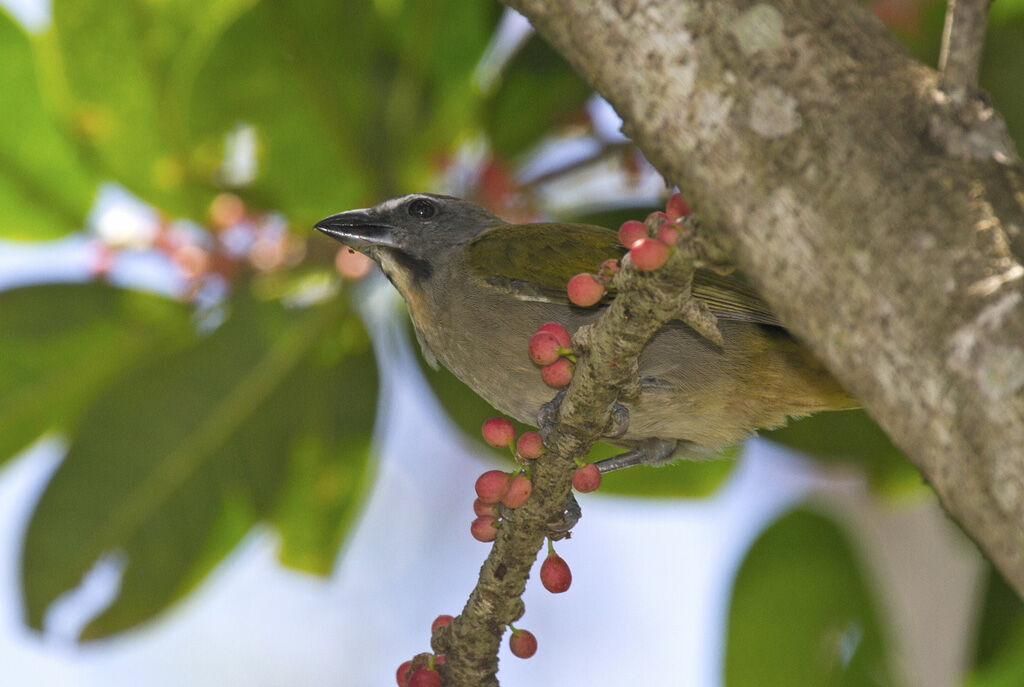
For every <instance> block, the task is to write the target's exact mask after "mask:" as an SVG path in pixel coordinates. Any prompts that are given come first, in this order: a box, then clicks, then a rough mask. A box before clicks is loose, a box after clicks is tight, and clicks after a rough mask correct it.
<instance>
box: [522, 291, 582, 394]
mask: <svg viewBox="0 0 1024 687" xmlns="http://www.w3.org/2000/svg"><path fill="white" fill-rule="evenodd" d="M576 276H577V277H578V276H581V275H576ZM584 276H590V275H584ZM574 278H575V277H574ZM530 359H531V360H533V362H535V363H536V364H538V365H540V366H541V368H540V376H541V377H542V378H543V379H544V383H545V384H547V385H548V386H550V387H552V388H554V389H561V388H562V387H565V386H569V382H570V381H571V380H572V373H573V365H574V363H575V362H576V356H575V355H573V352H572V342H571V341H570V340H569V332H568V331H567V330H566V328H565V327H563V326H562V325H560V324H558V323H557V322H545V323H544V324H542V325H541V326H539V327H537V331H536V333H535V334H534V335H533V336H531V337H530Z"/></svg>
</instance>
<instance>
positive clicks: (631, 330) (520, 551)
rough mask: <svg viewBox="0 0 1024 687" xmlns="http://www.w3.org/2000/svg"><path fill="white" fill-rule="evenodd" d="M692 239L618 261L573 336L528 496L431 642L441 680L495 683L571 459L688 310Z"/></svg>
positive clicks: (562, 497)
mask: <svg viewBox="0 0 1024 687" xmlns="http://www.w3.org/2000/svg"><path fill="white" fill-rule="evenodd" d="M697 244H698V242H697V241H690V242H685V243H684V242H680V244H677V248H676V250H674V251H673V252H672V254H671V255H670V257H669V260H668V261H667V262H666V263H665V265H664V266H663V267H661V268H660V269H658V270H655V271H653V272H643V271H640V270H638V269H636V268H634V267H633V266H632V264H631V263H630V261H629V260H628V259H625V260H624V261H623V267H622V270H621V271H620V272H619V273H618V274H617V275H616V277H615V286H616V288H617V290H618V295H617V296H616V298H615V300H614V301H612V303H611V305H610V306H609V307H608V310H607V311H606V312H605V313H604V314H603V315H602V316H601V317H600V318H599V319H598V320H597V321H596V322H595V323H594V324H592V325H590V326H587V327H584V328H581V329H580V330H579V331H577V333H576V335H575V336H574V337H573V348H574V349H576V350H577V352H578V353H580V355H579V358H578V364H577V366H576V370H575V373H574V375H573V379H572V383H571V384H570V385H569V387H568V389H567V390H566V394H565V397H564V398H563V400H562V403H561V406H560V407H559V417H558V421H557V422H556V424H555V426H554V428H553V429H552V431H551V432H550V433H549V434H548V436H547V439H546V442H545V443H546V445H547V448H548V452H547V453H545V454H544V455H543V456H541V458H539V459H538V460H537V461H536V463H535V466H534V468H533V491H532V493H531V496H530V498H529V500H528V501H527V502H526V504H525V505H524V506H522V507H521V508H517V509H515V510H513V511H511V512H510V513H509V514H508V516H507V518H505V519H503V520H502V522H501V526H500V527H499V529H498V537H497V539H496V540H495V542H494V545H493V547H492V548H491V551H490V554H489V555H488V557H487V560H486V561H485V562H484V564H483V567H482V568H481V570H480V577H479V580H478V582H477V585H476V588H475V589H474V590H473V592H472V593H471V594H470V597H469V600H468V601H467V603H466V607H465V608H464V609H463V611H462V614H461V615H459V616H458V617H457V618H455V620H454V621H452V623H451V624H450V625H448V626H447V627H444V628H439V629H438V631H437V632H435V633H434V636H433V638H432V640H431V645H432V648H433V649H434V651H435V652H437V653H445V654H446V655H447V656H446V661H445V664H444V665H443V666H442V668H441V675H442V679H443V681H444V684H445V685H447V686H456V687H479V686H487V687H493V686H496V685H497V684H498V680H497V677H496V673H497V669H498V659H497V653H498V648H499V646H500V643H501V638H502V635H503V634H504V632H505V628H506V627H507V626H508V624H509V623H512V622H515V621H516V620H517V619H518V618H519V617H520V616H521V615H522V613H523V610H524V607H523V602H522V600H521V598H520V597H521V595H522V593H523V590H524V589H525V587H526V580H527V578H528V577H529V574H530V568H531V567H532V566H533V563H534V561H535V560H536V557H537V552H538V551H539V550H540V547H541V545H542V544H543V543H544V538H545V536H546V534H547V523H548V522H551V521H552V520H557V519H558V517H559V516H560V515H561V513H562V509H563V507H564V505H565V502H566V498H567V497H568V495H569V493H570V488H571V483H572V474H573V470H574V469H575V468H576V463H575V462H574V461H575V459H578V458H582V457H584V456H586V454H587V452H588V451H589V450H590V447H591V446H592V445H593V444H594V442H596V441H597V440H599V439H600V438H601V436H602V435H603V434H604V433H605V430H606V428H607V427H608V424H609V419H610V417H611V410H612V407H613V405H614V403H615V402H616V401H617V400H618V399H619V398H620V396H628V395H630V393H632V392H635V389H636V387H637V385H638V383H639V380H638V379H637V378H636V369H637V361H638V359H639V357H640V352H641V351H642V350H643V348H644V346H645V345H646V344H647V341H648V340H649V339H650V338H651V337H652V336H654V334H655V333H656V332H657V331H658V330H659V329H661V327H662V326H663V325H664V324H665V323H667V322H668V321H670V320H672V319H674V318H676V317H680V316H686V315H687V314H690V313H689V310H687V306H688V304H689V303H690V302H691V297H690V283H691V281H692V278H693V270H694V263H695V260H696V259H697V258H696V256H697V250H698V249H697ZM595 267H596V266H595ZM523 354H524V355H526V352H525V351H524V352H523Z"/></svg>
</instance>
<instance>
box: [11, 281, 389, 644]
mask: <svg viewBox="0 0 1024 687" xmlns="http://www.w3.org/2000/svg"><path fill="white" fill-rule="evenodd" d="M231 305H232V312H231V314H230V317H229V319H228V320H227V322H226V323H225V324H223V325H222V326H221V327H220V328H218V329H217V330H216V331H214V332H213V333H211V334H209V335H208V336H206V337H205V338H202V339H200V340H198V341H196V342H195V344H194V345H193V346H191V347H190V348H188V349H186V350H184V351H182V352H179V353H175V354H173V355H171V356H169V357H164V358H159V359H154V360H152V361H151V362H150V363H149V364H148V365H146V366H144V367H140V368H138V369H137V370H135V371H134V372H132V373H131V374H129V375H128V376H127V377H126V378H124V379H123V380H121V381H120V382H119V383H117V384H115V385H114V386H112V387H111V388H110V389H109V390H108V391H107V392H105V393H104V394H103V395H102V396H101V397H100V398H99V399H98V401H97V402H96V404H95V405H94V406H93V407H92V408H91V409H90V410H89V412H88V413H87V414H86V416H85V417H84V418H83V420H82V422H81V425H80V430H79V432H78V433H77V435H76V436H75V438H74V442H73V443H72V445H71V449H70V451H69V453H68V455H67V457H66V458H65V460H64V462H63V463H62V464H61V466H60V468H59V469H58V470H57V472H56V473H55V475H54V477H53V479H52V480H51V481H50V484H49V485H48V486H47V488H46V490H45V492H44V494H43V496H42V498H41V499H40V501H39V504H38V505H37V507H36V510H35V512H34V514H33V516H32V520H31V522H30V524H29V528H28V533H27V535H26V541H25V547H24V554H23V564H22V587H23V590H24V598H25V604H26V610H27V616H28V622H29V624H31V625H32V626H34V627H40V625H41V623H42V619H43V614H44V612H45V610H46V608H47V606H49V604H50V603H51V602H52V601H53V600H54V599H55V598H57V596H59V595H60V594H61V593H63V592H64V591H66V590H67V589H69V588H71V587H73V586H74V585H75V584H77V582H78V581H79V579H80V578H81V576H82V575H83V574H84V573H85V572H86V571H87V570H88V569H89V568H90V567H91V566H92V564H93V563H94V561H95V560H97V559H98V558H99V557H100V556H103V555H105V554H109V553H114V552H116V553H119V554H121V555H122V556H124V558H125V559H126V566H125V568H124V573H123V577H122V582H121V588H120V593H119V596H118V597H117V599H116V600H115V602H114V603H113V605H111V606H110V607H109V608H107V609H106V610H105V611H104V612H103V613H101V614H100V615H99V616H98V617H97V618H95V619H93V620H92V622H91V623H90V624H89V625H88V626H87V627H86V629H85V630H84V632H83V637H85V638H95V637H100V636H104V635H107V634H110V633H112V632H117V631H119V630H123V629H125V628H128V627H130V626H132V625H135V624H137V623H139V622H142V621H144V620H146V619H148V618H150V617H152V616H153V615H154V614H156V613H158V612H159V611H161V610H162V609H163V608H165V607H166V606H167V605H168V604H169V603H171V602H172V601H174V600H175V599H177V598H179V597H180V596H182V595H183V594H185V593H186V592H187V591H188V590H189V589H190V588H191V587H192V586H193V585H194V584H195V583H196V582H197V581H198V580H200V579H201V578H202V576H203V575H204V574H205V573H206V572H207V571H208V570H209V569H210V567H212V566H213V565H214V564H215V563H216V562H217V561H219V560H220V559H221V558H222V557H223V556H224V555H225V554H226V553H227V552H228V551H229V550H230V549H231V547H232V546H233V545H234V544H235V543H237V541H238V539H239V538H240V537H241V536H242V535H243V534H244V533H245V532H246V531H247V530H248V528H249V526H251V524H252V523H254V522H255V521H257V520H258V519H260V518H266V517H270V516H272V515H273V514H274V513H275V512H276V510H277V508H278V505H279V503H280V495H281V491H282V485H283V484H287V483H290V482H295V480H296V479H301V477H300V478H296V477H294V476H289V474H288V471H289V467H290V466H294V467H295V468H298V469H301V468H303V467H305V465H304V464H303V463H302V461H301V460H299V461H298V463H297V464H296V463H295V462H293V460H292V458H291V456H292V450H293V449H294V448H295V447H296V446H302V445H307V446H308V445H310V444H312V443H315V442H319V443H321V444H322V445H323V446H325V447H328V446H330V447H336V443H335V441H336V440H337V439H338V438H339V437H341V438H348V437H350V436H352V435H357V434H358V433H359V430H361V432H362V433H363V434H368V433H369V431H370V425H372V414H370V413H368V411H367V408H368V407H373V405H375V400H374V399H375V397H376V396H375V394H376V386H375V384H374V385H371V386H369V387H366V388H353V387H350V386H348V385H347V382H348V381H352V382H358V383H360V384H362V383H368V382H369V381H370V380H373V379H375V378H373V377H372V376H368V374H367V373H366V372H365V371H364V372H361V373H360V374H356V375H354V376H353V375H346V373H345V370H346V369H347V368H348V365H349V362H350V360H349V359H350V357H351V356H356V357H355V358H353V359H352V361H351V362H354V363H355V364H356V365H359V366H360V367H363V368H365V367H367V366H368V365H369V363H370V362H371V361H370V359H369V358H368V357H367V356H369V353H368V342H367V337H366V334H365V332H364V331H363V329H362V326H361V325H360V324H359V323H358V320H356V319H355V318H354V316H352V315H349V314H346V312H345V311H344V308H343V306H344V299H338V300H337V301H336V302H334V303H331V304H328V305H322V306H318V307H316V308H312V309H310V310H307V311H294V310H293V311H288V310H285V309H284V308H282V307H281V306H280V305H278V304H276V303H257V302H254V301H250V300H248V299H247V298H240V299H237V300H236V302H233V303H232V304H231ZM360 356H362V357H360ZM334 385H336V386H338V387H339V388H337V389H332V388H331V387H332V386H334ZM310 399H315V400H329V401H332V402H338V403H337V406H336V407H335V408H333V409H311V408H310V407H309V402H310ZM349 409H352V418H350V419H349V420H348V421H347V422H348V423H350V424H346V423H345V422H343V424H342V426H344V427H348V428H350V429H351V431H350V432H349V434H346V435H338V434H333V433H332V434H330V435H328V437H326V438H325V437H323V436H321V433H322V432H323V431H324V424H323V420H321V421H320V422H319V423H316V422H314V423H310V422H309V421H308V420H307V416H309V415H310V412H311V410H312V416H313V417H323V414H324V413H330V412H331V411H332V410H333V411H334V412H335V415H334V417H341V418H342V419H343V420H344V419H345V416H346V414H347V411H348V410H349ZM368 418H369V420H370V421H368ZM339 431H340V430H339ZM360 445H361V446H363V447H365V446H366V442H365V441H363V442H362V444H360ZM345 448H346V450H347V452H346V453H345V454H344V455H343V456H341V457H338V458H336V459H335V469H337V470H338V471H340V472H346V471H351V473H352V474H353V475H362V474H364V473H365V461H366V453H365V451H363V452H359V451H357V450H356V449H355V448H354V447H352V446H346V447H345ZM348 449H351V450H350V451H349V450H348ZM325 450H326V449H325ZM349 493H350V494H354V493H355V490H350V492H349ZM300 505H301V504H296V503H294V502H293V503H292V505H291V507H290V508H291V510H292V511H295V510H296V509H297V508H298V507H299V506H300ZM328 524H329V525H330V526H332V528H333V529H332V535H333V536H335V537H337V536H338V531H339V529H340V527H341V525H340V524H339V523H338V522H337V520H336V521H335V522H333V523H328ZM334 541H337V539H336V538H335V539H334Z"/></svg>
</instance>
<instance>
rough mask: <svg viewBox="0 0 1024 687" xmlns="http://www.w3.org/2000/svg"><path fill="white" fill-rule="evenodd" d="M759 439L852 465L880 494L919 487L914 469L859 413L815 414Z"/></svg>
mask: <svg viewBox="0 0 1024 687" xmlns="http://www.w3.org/2000/svg"><path fill="white" fill-rule="evenodd" d="M761 436H762V437H764V438H765V439H770V440H772V441H775V442H777V443H780V444H782V445H784V446H789V447H790V448H793V449H796V450H797V451H802V452H804V453H807V454H810V455H811V456H814V457H815V458H818V459H820V460H828V461H837V462H848V463H853V464H856V465H858V466H860V467H861V468H862V469H864V471H865V472H866V473H867V476H868V479H869V480H870V481H871V484H872V485H873V486H874V487H876V488H877V489H879V490H881V491H883V492H888V493H893V494H898V493H902V492H905V491H907V490H910V489H914V488H916V487H920V486H921V485H922V481H921V474H920V473H919V472H918V471H917V468H915V467H914V465H913V463H911V462H910V460H909V459H908V458H907V457H906V456H905V455H904V454H903V452H902V451H900V450H899V449H898V448H896V446H895V445H894V444H893V443H892V441H890V440H889V437H888V436H887V435H886V433H885V432H884V431H882V428H881V427H879V426H878V424H877V423H876V422H875V421H874V420H872V419H871V416H869V415H868V414H867V413H865V412H864V411H863V410H844V411H839V412H829V413H818V414H816V415H812V416H810V417H807V418H802V419H799V420H794V421H792V422H790V423H789V424H788V425H787V426H785V427H782V428H780V429H774V430H771V431H768V432H761Z"/></svg>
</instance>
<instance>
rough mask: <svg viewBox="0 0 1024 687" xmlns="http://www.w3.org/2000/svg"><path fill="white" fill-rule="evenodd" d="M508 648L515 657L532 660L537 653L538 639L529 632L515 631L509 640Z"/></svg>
mask: <svg viewBox="0 0 1024 687" xmlns="http://www.w3.org/2000/svg"><path fill="white" fill-rule="evenodd" d="M508 648H509V649H510V650H511V651H512V655H513V656H518V657H519V658H530V656H533V655H534V654H535V653H537V638H536V637H534V636H533V633H532V632H530V631H529V630H513V631H512V636H511V637H509V638H508Z"/></svg>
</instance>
